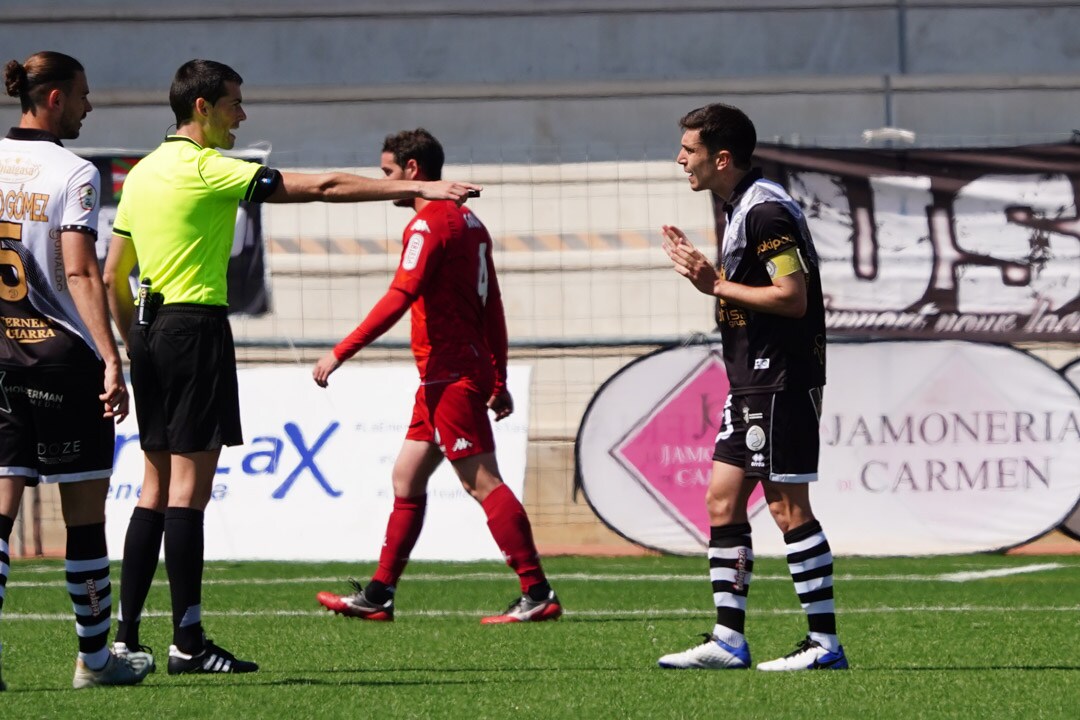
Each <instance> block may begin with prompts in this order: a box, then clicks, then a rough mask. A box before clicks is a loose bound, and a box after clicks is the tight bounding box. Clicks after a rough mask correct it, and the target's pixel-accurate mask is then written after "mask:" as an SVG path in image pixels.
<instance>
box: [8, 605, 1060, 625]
mask: <svg viewBox="0 0 1080 720" xmlns="http://www.w3.org/2000/svg"><path fill="white" fill-rule="evenodd" d="M1008 612H1022V613H1031V612H1054V613H1080V605H1071V606H1052V607H1038V606H1033V605H1022V606H1019V607H1000V606H977V605H948V606H944V605H933V606H924V607H920V606H913V607H868V608H841V609H840V610H839V611H838V612H837V614H838V615H841V616H843V615H888V614H893V613H1008ZM754 614H755V615H801V614H803V611H802V610H801V609H798V608H769V609H761V610H755V611H754ZM483 615H484V613H479V612H476V611H474V610H415V611H407V612H403V613H399V619H400V618H409V617H426V618H443V617H463V618H476V617H483ZM142 616H143V617H144V618H165V617H171V616H172V615H171V613H168V612H162V611H151V612H144V613H143V615H142ZM690 616H701V617H702V618H708V617H709V616H710V611H709V609H708V608H654V609H640V610H567V611H566V612H565V615H564V617H567V618H575V617H582V618H600V619H603V618H611V619H618V618H643V619H649V618H655V619H663V618H670V617H690ZM203 617H225V618H263V617H300V618H319V617H321V618H334V617H335V615H334V614H333V613H331V612H329V611H328V610H217V611H214V610H211V611H203ZM71 618H72V616H71V615H70V614H68V613H17V612H13V613H4V621H45V622H71Z"/></svg>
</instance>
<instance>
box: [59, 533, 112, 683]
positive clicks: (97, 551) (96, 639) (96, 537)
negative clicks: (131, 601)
mask: <svg viewBox="0 0 1080 720" xmlns="http://www.w3.org/2000/svg"><path fill="white" fill-rule="evenodd" d="M64 570H65V576H66V579H67V586H68V594H69V595H70V596H71V604H72V608H73V609H74V611H75V631H76V633H77V634H78V636H79V657H80V658H82V659H83V661H84V662H85V663H86V664H87V665H88V666H89V667H91V668H93V669H99V668H101V667H103V666H104V665H105V663H106V661H107V660H108V658H109V656H108V654H107V650H106V648H105V645H106V643H107V642H108V640H109V626H110V624H111V620H112V587H111V585H110V583H109V553H108V550H107V549H106V547H105V523H103V522H102V523H96V524H94V525H77V526H75V527H69V528H68V529H67V552H65V553H64Z"/></svg>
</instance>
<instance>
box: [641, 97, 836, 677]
mask: <svg viewBox="0 0 1080 720" xmlns="http://www.w3.org/2000/svg"><path fill="white" fill-rule="evenodd" d="M679 124H680V125H681V126H682V128H683V130H684V132H683V137H682V149H681V150H680V151H679V156H678V160H677V161H678V163H679V164H680V165H682V167H683V170H684V171H685V172H686V174H687V176H688V180H689V182H690V188H691V189H692V190H695V191H700V190H708V191H710V192H712V193H714V194H715V195H716V197H717V198H718V199H719V200H722V201H723V202H724V211H725V214H726V220H727V223H726V226H725V228H724V237H723V248H722V251H721V258H720V260H721V261H720V264H719V267H714V266H713V264H712V263H711V262H709V260H708V258H706V257H705V255H704V254H703V253H702V252H701V251H700V250H698V249H697V248H695V247H694V246H693V244H692V243H691V242H690V241H689V240H688V239H687V237H686V235H685V234H684V233H683V232H682V231H681V230H679V229H678V228H676V227H672V226H664V227H663V229H662V232H663V235H664V250H665V252H666V253H667V255H668V257H669V258H670V259H671V260H672V262H673V263H674V267H675V270H676V271H677V272H678V273H679V274H680V275H682V276H684V277H686V278H687V279H689V280H690V281H691V282H692V283H693V284H694V286H695V287H696V288H697V289H698V290H700V291H701V292H703V293H705V294H707V295H713V296H715V297H716V298H717V300H718V310H719V317H718V323H719V326H720V335H721V340H722V343H723V354H724V365H725V367H726V368H727V375H728V381H729V383H730V386H731V391H730V394H729V396H728V400H727V404H726V407H725V408H724V421H723V425H722V427H721V428H720V432H719V434H718V435H717V438H716V449H715V451H714V453H713V465H712V476H711V478H710V480H709V488H708V491H707V495H706V505H707V509H708V513H709V525H710V537H709V578H710V580H711V581H712V590H713V601H714V603H715V605H716V624H715V625H714V627H713V630H712V632H711V633H705V642H703V643H702V644H700V645H697V646H695V647H692V648H690V649H689V650H685V651H683V652H679V653H672V654H670V655H665V656H663V657H662V658H660V661H659V664H660V667H663V668H703V669H745V668H749V667H751V662H750V646H749V644H748V643H747V641H746V636H745V635H744V625H745V620H746V599H747V593H748V592H749V588H750V582H751V580H752V579H753V574H754V573H753V570H754V550H753V545H752V543H751V537H750V522H749V518H748V515H747V507H746V506H747V502H748V499H749V497H750V494H751V492H753V490H754V489H755V488H756V486H757V484H758V483H761V485H762V488H763V489H764V491H765V499H766V501H767V502H768V504H769V512H770V513H771V514H772V516H773V519H774V520H775V521H776V524H777V526H778V527H779V528H780V530H781V531H782V532H783V533H784V543H785V544H786V546H787V560H788V568H789V570H790V571H791V578H792V580H793V582H794V583H795V592H796V595H798V598H799V602H800V604H801V605H802V607H803V610H804V611H805V612H806V616H807V622H808V625H809V630H808V633H807V635H806V637H805V639H803V640H802V641H800V642H799V643H798V644H797V646H796V648H795V650H794V651H793V652H791V653H789V654H788V655H786V656H784V657H781V658H777V659H776V660H770V661H768V662H764V663H759V664H758V665H757V668H758V670H766V671H777V670H841V669H845V668H847V667H848V662H847V656H846V655H845V654H844V648H843V647H842V646H841V645H840V641H839V639H838V637H837V633H836V612H835V608H834V603H833V557H832V551H831V550H830V548H829V542H828V540H827V539H826V537H825V532H824V530H823V529H822V527H821V524H820V523H819V522H818V521H817V519H816V518H815V517H814V513H813V510H812V509H811V507H810V490H809V488H810V483H812V482H813V481H815V480H817V465H818V451H819V443H820V440H819V431H818V425H819V421H820V417H821V398H822V390H823V387H824V385H825V306H824V302H823V298H822V292H821V275H820V272H819V269H818V257H817V252H816V251H815V250H814V242H813V239H812V238H811V236H810V230H809V228H808V227H807V224H806V219H805V217H804V216H803V212H802V209H801V208H800V207H799V204H798V203H796V202H795V201H794V200H793V199H792V198H791V197H790V196H789V195H788V194H787V192H786V191H785V190H784V188H783V187H781V186H780V185H778V184H776V183H774V182H771V181H769V180H766V179H764V178H763V177H762V176H761V172H760V171H759V170H755V169H753V168H752V167H751V157H752V155H753V152H754V147H755V146H756V144H757V133H756V131H755V129H754V125H753V123H752V122H750V119H749V118H748V117H746V115H745V114H744V113H743V112H742V111H741V110H739V109H738V108H734V107H731V106H730V105H723V104H719V103H717V104H714V105H708V106H706V107H703V108H699V109H697V110H694V111H692V112H690V113H688V114H687V115H686V116H684V117H683V118H682V120H681V121H680V123H679Z"/></svg>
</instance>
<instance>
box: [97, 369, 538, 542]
mask: <svg viewBox="0 0 1080 720" xmlns="http://www.w3.org/2000/svg"><path fill="white" fill-rule="evenodd" d="M529 377H530V368H529V367H528V366H522V365H511V366H510V368H509V376H508V386H509V389H510V392H511V394H512V395H513V397H514V404H515V411H514V414H513V415H511V416H510V417H509V418H506V419H505V420H502V421H500V422H498V423H495V424H494V428H495V443H496V447H497V454H498V460H499V469H500V471H501V472H502V475H503V480H504V481H505V482H506V484H507V485H508V486H509V487H510V489H511V490H513V492H514V494H515V495H517V496H518V497H519V498H520V497H521V494H522V491H523V489H524V485H525V457H526V448H527V445H528V418H529ZM239 381H240V408H241V414H242V420H243V427H244V441H245V442H244V445H241V446H237V447H230V448H225V449H224V450H223V451H222V454H221V459H220V460H219V462H218V468H217V476H216V478H215V481H214V491H213V496H212V499H211V501H210V505H209V507H208V508H207V510H206V525H205V528H206V530H205V532H206V541H205V542H206V558H207V559H208V560H241V559H251V560H350V561H351V560H375V559H377V558H378V555H379V550H380V549H381V547H382V543H383V534H384V532H385V530H386V520H387V518H388V517H389V515H390V510H391V507H392V505H393V489H392V487H391V469H392V468H393V464H394V459H395V458H396V457H397V454H398V450H400V448H401V445H402V443H403V441H404V439H405V431H406V429H407V428H408V424H409V420H410V418H411V415H412V407H413V397H414V395H415V394H416V389H417V386H418V384H419V381H418V379H417V375H416V368H415V367H413V366H412V365H366V364H362V363H359V362H354V363H350V364H348V365H346V366H344V367H342V368H341V369H339V370H338V371H337V372H335V373H334V374H333V376H332V377H331V378H330V387H329V388H327V389H325V390H324V389H321V388H319V387H317V386H316V385H315V383H314V381H312V379H311V370H310V368H307V367H265V368H254V369H245V370H241V371H240V372H239ZM116 445H117V449H116V471H115V473H114V475H113V478H112V484H111V486H110V488H109V499H108V503H107V507H106V516H107V518H108V521H107V534H108V542H109V547H110V548H113V551H114V552H118V551H119V550H120V549H121V548H123V547H124V533H125V532H126V530H127V523H128V519H129V518H130V516H131V510H132V508H133V507H134V505H135V502H136V500H137V492H138V490H139V487H140V486H141V484H142V472H143V457H142V452H141V450H140V449H139V440H138V426H137V419H136V418H135V417H134V415H132V416H131V417H129V418H128V419H126V420H125V421H124V422H123V423H121V424H120V425H118V426H117V444H116ZM413 558H415V559H418V560H477V559H501V558H502V555H501V554H500V552H499V549H498V547H497V546H496V545H495V542H494V541H493V540H492V539H491V535H490V533H489V531H488V527H487V521H486V517H485V515H484V512H483V510H482V509H481V508H480V506H479V504H478V503H477V502H476V501H475V500H474V499H473V498H472V497H471V496H470V495H469V494H468V493H466V492H465V490H464V489H463V488H462V486H461V483H460V482H459V481H458V479H457V476H456V475H455V474H454V472H453V468H452V467H451V466H450V464H449V463H448V462H443V463H442V464H441V465H440V466H439V468H438V470H437V471H436V472H435V475H434V476H433V477H432V479H431V482H430V484H429V486H428V505H427V514H426V519H425V523H424V531H423V532H422V533H421V535H420V539H419V541H418V542H417V544H416V549H415V551H414V552H413Z"/></svg>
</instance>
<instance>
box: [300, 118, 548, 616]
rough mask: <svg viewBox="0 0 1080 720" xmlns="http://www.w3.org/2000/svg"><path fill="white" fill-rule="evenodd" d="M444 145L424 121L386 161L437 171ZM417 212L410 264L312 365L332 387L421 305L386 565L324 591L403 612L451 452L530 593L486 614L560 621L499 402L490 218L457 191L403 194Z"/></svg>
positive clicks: (370, 610) (421, 175)
mask: <svg viewBox="0 0 1080 720" xmlns="http://www.w3.org/2000/svg"><path fill="white" fill-rule="evenodd" d="M443 159H444V155H443V149H442V146H441V145H440V144H439V141H438V140H436V139H435V138H434V137H433V136H432V135H431V133H429V132H427V131H426V130H423V129H417V130H410V131H404V132H400V133H398V134H396V135H390V136H388V137H387V138H386V141H385V143H384V144H383V152H382V170H383V173H384V175H385V176H386V178H387V179H390V180H436V179H438V178H440V177H441V175H442V166H443ZM395 204H396V205H400V206H403V207H412V208H413V209H415V210H416V216H415V217H414V218H413V219H412V221H411V222H410V223H409V224H408V225H407V226H406V227H405V233H404V249H403V250H402V253H401V264H400V265H399V266H398V270H397V273H396V274H395V275H394V279H393V281H392V282H391V283H390V288H389V290H387V292H386V294H385V295H383V297H382V299H380V300H379V302H378V303H376V304H375V307H374V308H372V309H371V311H370V312H369V313H368V315H367V317H366V318H364V320H363V322H361V323H360V325H359V326H357V328H356V329H355V330H353V332H352V333H351V334H350V335H349V336H348V337H346V338H345V339H344V340H342V341H341V342H340V343H339V344H338V345H337V347H335V348H334V349H333V350H332V351H331V352H329V353H327V354H326V355H325V356H324V357H322V358H321V359H320V360H319V361H318V363H316V365H315V370H314V372H313V373H312V375H313V377H314V378H315V382H316V383H317V384H318V385H319V386H320V387H326V386H327V382H328V380H329V377H330V375H331V374H332V373H333V372H334V371H335V370H337V369H338V368H339V367H341V364H342V363H343V362H344V361H345V360H347V359H349V358H350V357H352V356H353V355H355V354H356V353H357V352H358V351H359V350H360V349H361V348H363V347H364V346H365V345H367V344H369V343H371V342H372V341H373V340H375V339H376V338H378V337H379V336H380V335H382V334H383V333H385V332H386V331H387V330H389V329H390V328H391V327H393V326H394V324H395V323H396V322H397V321H398V320H399V319H401V316H402V315H404V314H405V311H406V310H408V309H409V308H412V351H413V355H414V357H415V358H416V366H417V369H418V370H419V371H420V388H419V389H418V390H417V392H416V403H415V405H414V407H413V415H412V421H411V422H410V424H409V430H408V432H407V433H406V435H405V443H404V445H403V446H402V448H401V452H400V454H399V455H398V457H397V460H396V461H395V463H394V470H393V487H394V509H393V511H392V512H391V514H390V520H389V522H388V523H387V527H386V539H385V541H384V543H383V547H382V552H381V553H380V555H379V566H378V569H377V570H376V571H375V574H374V576H373V577H372V579H371V581H370V582H369V583H368V584H367V586H366V587H362V586H361V585H360V583H358V582H355V581H352V584H353V586H354V588H355V592H354V593H353V594H351V595H344V596H342V595H336V594H334V593H330V592H321V593H319V594H318V595H317V599H318V601H319V602H320V603H322V604H323V605H324V606H325V607H327V608H329V609H330V610H333V611H334V612H336V613H339V614H342V615H346V616H348V617H355V618H361V619H365V620H382V621H389V620H393V619H394V591H395V589H396V587H397V582H398V579H399V578H400V577H401V574H402V572H403V571H404V570H405V565H406V564H407V563H408V561H409V554H410V553H411V552H412V549H413V546H414V545H415V544H416V540H417V538H418V537H419V536H420V530H421V528H422V527H423V524H424V510H425V507H426V504H427V484H428V480H429V479H430V478H431V474H432V473H433V472H434V471H435V468H436V467H438V465H439V463H440V462H442V459H443V457H445V458H446V459H448V460H449V461H450V463H451V464H452V465H453V466H454V471H455V472H456V473H457V475H458V478H459V479H460V480H461V483H462V485H463V486H464V487H465V489H466V490H467V491H468V492H469V494H470V495H472V496H473V497H474V498H475V499H476V501H477V502H479V503H480V506H481V507H482V508H483V510H484V513H485V514H486V515H487V523H488V527H489V528H490V529H491V534H492V537H493V538H494V539H495V542H496V544H497V545H498V546H499V549H500V550H501V551H502V554H503V556H504V557H505V558H506V561H507V564H508V565H509V566H510V567H511V568H513V569H514V571H515V572H516V573H517V574H518V578H519V580H520V582H521V593H522V594H521V597H520V598H517V599H515V600H514V602H512V603H511V604H510V607H509V608H507V610H506V611H505V612H504V613H502V614H500V615H494V616H490V617H485V618H484V619H483V620H482V621H481V622H483V623H514V622H536V621H541V620H554V619H556V618H558V617H559V616H560V615H562V606H561V605H560V604H559V599H558V598H557V597H556V595H555V592H554V591H553V590H552V589H551V586H550V585H549V584H548V581H547V578H546V577H545V575H544V571H543V569H542V568H541V566H540V557H539V555H538V553H537V552H536V545H535V544H534V542H533V537H532V527H531V525H530V524H529V518H528V515H526V514H525V508H524V507H523V506H522V505H521V502H520V501H519V500H518V499H517V498H516V497H515V496H514V494H513V492H511V491H510V488H508V487H507V486H506V485H504V484H503V481H502V478H501V476H500V475H499V467H498V463H497V462H496V460H495V441H494V438H493V436H492V431H491V422H490V421H489V419H488V410H489V409H490V410H491V411H492V412H494V413H495V420H496V421H498V420H502V419H503V418H505V417H507V416H509V415H510V414H511V413H512V412H513V411H514V402H513V399H512V398H511V397H510V393H509V391H507V389H506V357H507V341H506V318H505V316H504V315H503V305H502V296H501V295H500V293H499V282H498V279H497V278H496V276H495V266H494V264H493V263H492V255H491V251H492V247H491V246H492V242H491V236H490V235H488V232H487V230H486V229H485V228H484V225H483V223H481V222H480V220H479V219H478V218H477V217H476V215H474V214H473V213H472V212H471V211H470V210H469V209H468V208H467V207H459V206H458V205H457V204H456V203H454V202H452V201H429V200H423V199H416V200H399V201H395Z"/></svg>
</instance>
